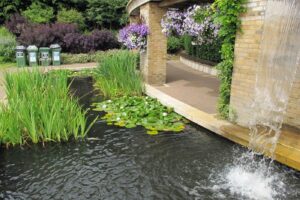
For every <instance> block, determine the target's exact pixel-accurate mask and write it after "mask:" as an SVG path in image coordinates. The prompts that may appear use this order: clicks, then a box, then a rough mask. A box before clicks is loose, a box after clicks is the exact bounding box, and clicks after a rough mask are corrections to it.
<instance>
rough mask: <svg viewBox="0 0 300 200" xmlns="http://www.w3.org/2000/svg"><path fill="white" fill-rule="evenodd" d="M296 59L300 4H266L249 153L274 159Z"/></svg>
mask: <svg viewBox="0 0 300 200" xmlns="http://www.w3.org/2000/svg"><path fill="white" fill-rule="evenodd" d="M299 59H300V1H299V0H269V1H268V4H267V7H266V14H265V22H264V30H263V35H262V44H261V53H260V57H259V60H258V66H257V72H256V86H255V96H254V103H253V105H252V110H253V118H252V119H251V121H250V136H251V137H250V143H249V146H250V148H251V149H253V150H256V151H257V152H259V153H262V154H268V155H269V156H271V157H273V156H274V151H275V149H276V144H277V141H278V139H279V136H280V133H281V128H282V124H283V121H284V117H285V114H286V110H287V106H288V102H289V96H290V93H291V90H292V87H293V83H294V80H295V76H296V73H297V70H298V68H299Z"/></svg>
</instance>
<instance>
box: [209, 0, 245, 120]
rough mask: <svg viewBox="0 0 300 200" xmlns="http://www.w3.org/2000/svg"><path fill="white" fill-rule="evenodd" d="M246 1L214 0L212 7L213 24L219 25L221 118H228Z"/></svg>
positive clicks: (219, 104)
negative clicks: (237, 46) (235, 57)
mask: <svg viewBox="0 0 300 200" xmlns="http://www.w3.org/2000/svg"><path fill="white" fill-rule="evenodd" d="M246 1H247V0H215V2H214V3H213V5H212V7H211V8H212V9H213V11H214V12H213V13H214V14H213V17H214V21H215V23H217V24H219V25H220V30H219V37H220V38H221V39H222V41H223V42H222V48H221V55H222V62H221V63H219V65H218V66H217V67H218V69H219V71H220V73H219V78H220V81H221V86H220V95H219V101H218V111H219V113H220V115H221V117H223V118H225V119H227V118H228V117H229V110H230V107H229V104H230V92H231V81H232V72H233V62H234V44H235V38H236V33H237V32H238V31H240V25H241V20H240V15H241V14H242V13H244V12H246V8H245V7H244V6H243V5H244V4H245V3H246Z"/></svg>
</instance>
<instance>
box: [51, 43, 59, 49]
mask: <svg viewBox="0 0 300 200" xmlns="http://www.w3.org/2000/svg"><path fill="white" fill-rule="evenodd" d="M50 48H51V49H60V46H59V44H51V45H50Z"/></svg>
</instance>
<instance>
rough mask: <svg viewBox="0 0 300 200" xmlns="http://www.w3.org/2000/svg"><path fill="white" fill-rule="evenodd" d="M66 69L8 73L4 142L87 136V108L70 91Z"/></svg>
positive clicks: (0, 117) (0, 122)
mask: <svg viewBox="0 0 300 200" xmlns="http://www.w3.org/2000/svg"><path fill="white" fill-rule="evenodd" d="M67 80H68V76H67V73H65V72H56V73H55V74H52V75H45V74H42V73H41V72H39V71H38V70H34V71H31V72H30V71H25V70H24V71H22V72H19V73H13V74H6V76H5V86H6V92H7V100H8V102H7V104H5V105H4V104H2V105H1V107H0V142H1V143H4V144H6V145H17V144H20V145H23V144H26V143H29V142H32V143H38V142H51V141H55V142H60V141H67V140H68V139H69V138H70V137H72V136H73V137H74V138H75V139H78V138H81V137H84V136H85V135H86V133H87V131H88V130H89V128H90V127H91V125H92V124H93V123H92V124H91V125H90V126H89V127H87V126H86V124H87V121H86V118H85V112H84V111H82V109H81V107H80V106H79V105H78V103H77V101H76V100H75V99H74V98H73V97H72V96H70V95H69V87H68V85H67Z"/></svg>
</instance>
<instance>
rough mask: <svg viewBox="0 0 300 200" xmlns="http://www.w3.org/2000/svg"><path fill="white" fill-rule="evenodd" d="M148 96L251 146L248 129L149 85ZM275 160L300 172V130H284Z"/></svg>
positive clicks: (204, 125) (211, 128) (221, 133)
mask: <svg viewBox="0 0 300 200" xmlns="http://www.w3.org/2000/svg"><path fill="white" fill-rule="evenodd" d="M146 94H147V95H149V96H150V97H153V98H157V99H158V100H159V101H160V102H161V103H162V104H164V105H165V106H169V107H173V108H174V111H175V112H177V113H178V114H180V115H182V116H184V117H185V118H187V119H189V120H190V121H192V122H194V123H196V124H198V125H200V126H202V127H204V128H206V129H208V130H210V131H212V132H214V133H216V134H218V135H220V136H222V137H225V138H227V139H229V140H231V141H233V142H235V143H238V144H240V145H243V146H245V147H247V146H248V144H249V129H248V128H245V127H242V126H238V125H235V124H232V123H230V122H228V121H224V120H220V119H218V118H217V117H216V116H215V115H213V114H208V113H206V112H203V111H201V110H199V109H197V108H194V107H192V106H190V105H188V104H186V103H184V102H182V101H179V100H178V99H176V98H174V97H171V96H169V95H167V94H166V93H164V92H162V91H160V90H159V89H157V88H155V87H153V86H151V85H148V84H146ZM267 156H268V155H267ZM275 159H276V160H277V161H278V162H280V163H282V164H285V165H287V166H289V167H291V168H294V169H296V170H298V171H300V131H299V129H293V128H286V129H283V130H282V133H281V136H280V138H279V141H278V143H277V148H276V151H275Z"/></svg>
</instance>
